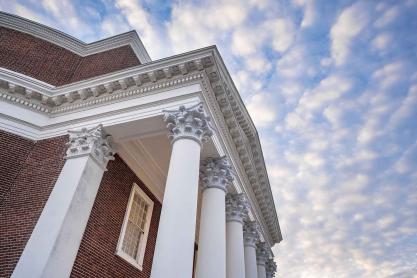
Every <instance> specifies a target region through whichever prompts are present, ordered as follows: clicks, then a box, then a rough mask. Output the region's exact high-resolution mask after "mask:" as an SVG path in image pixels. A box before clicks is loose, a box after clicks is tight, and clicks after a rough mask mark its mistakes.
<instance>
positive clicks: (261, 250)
mask: <svg viewBox="0 0 417 278" xmlns="http://www.w3.org/2000/svg"><path fill="white" fill-rule="evenodd" d="M268 258H269V256H268V247H267V245H266V242H258V243H257V244H256V263H257V264H258V265H262V266H265V263H266V261H267V260H268Z"/></svg>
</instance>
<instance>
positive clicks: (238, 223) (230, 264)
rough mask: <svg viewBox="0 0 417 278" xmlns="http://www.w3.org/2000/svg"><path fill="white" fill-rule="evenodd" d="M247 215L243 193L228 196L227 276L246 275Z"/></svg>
mask: <svg viewBox="0 0 417 278" xmlns="http://www.w3.org/2000/svg"><path fill="white" fill-rule="evenodd" d="M246 216H247V208H246V202H245V199H244V196H243V194H235V195H231V194H229V195H227V197H226V277H227V278H242V277H245V257H244V245H243V227H242V224H243V218H244V217H246Z"/></svg>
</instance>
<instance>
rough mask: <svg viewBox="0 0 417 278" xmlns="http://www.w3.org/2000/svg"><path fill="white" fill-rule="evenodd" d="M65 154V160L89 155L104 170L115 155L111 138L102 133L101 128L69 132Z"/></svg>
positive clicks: (100, 126)
mask: <svg viewBox="0 0 417 278" xmlns="http://www.w3.org/2000/svg"><path fill="white" fill-rule="evenodd" d="M68 133H69V142H68V143H67V145H68V150H67V154H66V156H65V159H72V158H77V157H81V156H87V155H90V156H91V157H92V158H93V159H94V160H95V161H96V162H97V163H98V164H99V165H100V166H101V167H102V168H104V169H106V166H107V163H108V162H109V160H113V159H114V157H113V155H114V154H115V151H114V149H113V148H112V146H111V144H112V143H111V142H112V139H111V136H110V135H107V134H106V133H105V132H104V129H103V126H102V125H98V126H96V127H93V128H90V129H87V128H82V129H81V130H70V131H68Z"/></svg>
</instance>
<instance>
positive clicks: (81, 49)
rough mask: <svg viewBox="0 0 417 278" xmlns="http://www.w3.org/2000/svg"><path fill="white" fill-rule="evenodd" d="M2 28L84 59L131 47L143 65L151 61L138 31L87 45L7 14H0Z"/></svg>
mask: <svg viewBox="0 0 417 278" xmlns="http://www.w3.org/2000/svg"><path fill="white" fill-rule="evenodd" d="M0 26H3V27H6V28H10V29H13V30H16V31H19V32H23V33H27V34H29V35H32V36H35V37H38V38H40V39H42V40H45V41H48V42H50V43H53V44H55V45H58V46H60V47H63V48H65V49H67V50H69V51H71V52H73V53H75V54H77V55H79V56H83V57H84V56H88V55H91V54H95V53H99V52H103V51H107V50H110V49H113V48H118V47H121V46H124V45H130V47H131V48H132V49H133V51H134V52H135V54H136V56H137V57H138V59H139V61H140V62H141V63H142V64H145V63H148V62H150V61H151V58H150V57H149V55H148V53H147V51H146V49H145V47H144V45H143V43H142V41H141V40H140V38H139V36H138V34H137V33H136V31H129V32H126V33H123V34H119V35H116V36H113V37H109V38H105V39H103V40H99V41H95V42H93V43H88V44H87V43H84V42H82V41H80V40H78V39H76V38H74V37H72V36H70V35H68V34H65V33H63V32H61V31H58V30H55V29H53V28H50V27H48V26H45V25H43V24H40V23H37V22H34V21H31V20H28V19H26V18H22V17H20V16H17V15H13V14H9V13H5V12H0Z"/></svg>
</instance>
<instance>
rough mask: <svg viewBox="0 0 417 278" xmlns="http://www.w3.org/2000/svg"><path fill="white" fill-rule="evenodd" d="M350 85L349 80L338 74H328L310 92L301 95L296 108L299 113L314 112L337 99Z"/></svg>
mask: <svg viewBox="0 0 417 278" xmlns="http://www.w3.org/2000/svg"><path fill="white" fill-rule="evenodd" d="M351 87H352V83H351V81H350V80H348V79H346V78H345V77H343V76H340V75H330V76H327V77H326V78H324V79H322V80H321V81H320V83H319V85H318V86H317V87H316V88H314V89H313V90H312V91H311V92H308V93H306V94H304V95H303V97H302V98H301V99H300V102H299V105H298V107H297V110H298V111H299V112H300V113H305V112H315V111H317V110H319V109H321V108H323V107H324V106H325V105H327V104H330V103H331V102H333V101H335V100H337V99H339V98H340V97H341V96H342V95H343V94H345V93H346V92H348V91H349V90H350V89H351Z"/></svg>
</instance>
